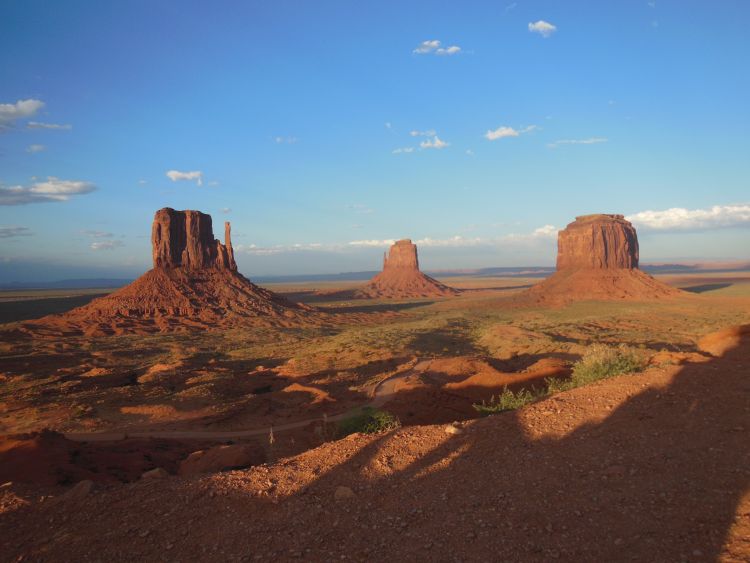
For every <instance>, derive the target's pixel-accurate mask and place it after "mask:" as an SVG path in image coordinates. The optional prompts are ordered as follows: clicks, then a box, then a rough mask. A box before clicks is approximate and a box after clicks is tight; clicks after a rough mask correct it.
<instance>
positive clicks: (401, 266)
mask: <svg viewBox="0 0 750 563" xmlns="http://www.w3.org/2000/svg"><path fill="white" fill-rule="evenodd" d="M456 294H458V290H457V289H454V288H452V287H448V286H447V285H444V284H442V283H440V282H439V281H437V280H435V279H433V278H431V277H430V276H427V275H425V274H423V273H422V272H420V271H419V258H418V257H417V245H416V244H414V243H412V242H411V240H409V239H403V240H399V241H396V242H395V243H394V244H393V245H392V246H391V248H390V250H389V252H388V254H386V255H384V256H383V271H382V272H380V273H379V274H378V275H377V276H375V277H374V278H372V280H370V282H369V283H368V284H367V285H366V286H365V287H363V288H362V289H358V290H357V291H355V292H354V295H355V296H356V297H363V298H370V299H377V298H393V299H408V298H415V297H445V296H449V295H456Z"/></svg>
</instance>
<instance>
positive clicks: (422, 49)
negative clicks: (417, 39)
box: [412, 39, 440, 55]
mask: <svg viewBox="0 0 750 563" xmlns="http://www.w3.org/2000/svg"><path fill="white" fill-rule="evenodd" d="M439 47H440V41H438V40H437V39H432V40H428V41H422V42H421V43H420V44H419V46H418V47H417V48H416V49H414V51H412V52H413V53H415V54H417V55H426V54H427V53H431V52H432V51H434V50H435V49H437V48H439Z"/></svg>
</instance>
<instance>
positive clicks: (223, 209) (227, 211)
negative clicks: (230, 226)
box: [221, 207, 232, 215]
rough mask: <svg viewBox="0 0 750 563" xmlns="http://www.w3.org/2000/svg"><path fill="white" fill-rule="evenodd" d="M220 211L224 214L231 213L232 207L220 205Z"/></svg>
mask: <svg viewBox="0 0 750 563" xmlns="http://www.w3.org/2000/svg"><path fill="white" fill-rule="evenodd" d="M221 212H222V213H224V214H225V215H226V214H227V213H231V212H232V208H231V207H222V208H221Z"/></svg>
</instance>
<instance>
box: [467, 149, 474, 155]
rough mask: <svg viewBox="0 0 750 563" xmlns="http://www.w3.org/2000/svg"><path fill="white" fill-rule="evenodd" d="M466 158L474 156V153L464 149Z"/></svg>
mask: <svg viewBox="0 0 750 563" xmlns="http://www.w3.org/2000/svg"><path fill="white" fill-rule="evenodd" d="M466 154H467V156H474V151H473V150H471V149H466Z"/></svg>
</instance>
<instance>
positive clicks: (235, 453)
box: [179, 444, 266, 475]
mask: <svg viewBox="0 0 750 563" xmlns="http://www.w3.org/2000/svg"><path fill="white" fill-rule="evenodd" d="M265 460H266V454H265V451H263V448H261V447H260V446H259V445H258V444H232V445H221V446H214V447H213V448H208V449H207V450H198V451H196V452H193V453H191V454H190V455H189V456H188V457H187V458H185V459H184V460H182V462H181V463H180V469H179V474H180V475H196V474H199V473H216V472H217V471H228V470H230V469H242V468H244V467H250V466H251V465H258V464H261V463H263V462H264V461H265Z"/></svg>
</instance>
